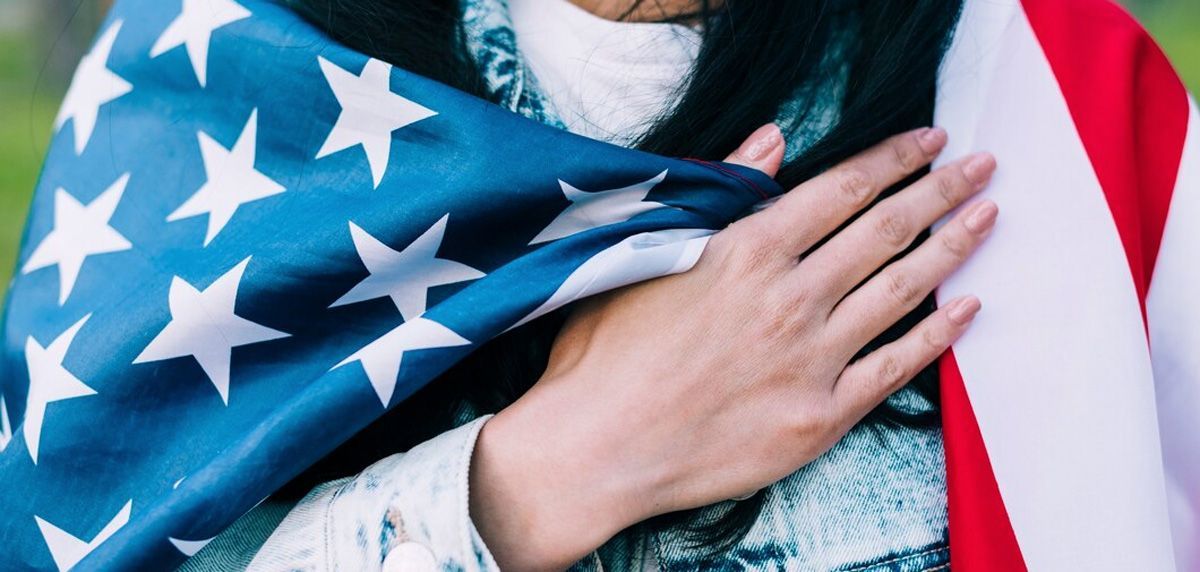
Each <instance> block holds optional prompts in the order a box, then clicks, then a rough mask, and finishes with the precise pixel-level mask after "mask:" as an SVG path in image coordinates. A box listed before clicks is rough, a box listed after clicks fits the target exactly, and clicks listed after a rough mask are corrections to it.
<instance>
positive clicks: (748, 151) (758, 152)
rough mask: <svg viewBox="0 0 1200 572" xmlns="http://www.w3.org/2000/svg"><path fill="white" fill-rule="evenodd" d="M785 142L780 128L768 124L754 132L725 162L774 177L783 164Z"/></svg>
mask: <svg viewBox="0 0 1200 572" xmlns="http://www.w3.org/2000/svg"><path fill="white" fill-rule="evenodd" d="M783 150H784V141H783V134H782V133H780V132H779V126H778V125H775V124H774V123H768V124H766V125H763V126H762V127H759V128H758V129H756V130H754V133H751V134H750V136H749V137H747V138H746V140H745V141H743V142H742V144H741V145H740V146H738V148H737V149H735V150H734V151H733V153H732V154H730V155H729V157H726V158H725V162H727V163H734V164H737V165H741V166H743V167H750V168H751V169H758V170H759V171H762V172H763V173H766V174H767V176H770V177H774V176H775V174H776V173H778V172H779V165H780V164H781V163H783Z"/></svg>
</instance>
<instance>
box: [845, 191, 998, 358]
mask: <svg viewBox="0 0 1200 572" xmlns="http://www.w3.org/2000/svg"><path fill="white" fill-rule="evenodd" d="M998 212H999V211H998V209H997V208H996V203H993V202H992V201H987V200H985V201H980V202H978V203H976V204H974V205H971V206H970V207H969V208H967V209H964V210H963V212H960V213H958V214H957V215H955V216H954V218H953V219H952V220H951V221H950V222H949V223H947V224H946V225H945V226H943V227H942V228H940V229H938V231H937V232H936V233H934V234H933V236H931V237H930V238H929V240H926V241H925V242H924V243H923V244H921V246H920V247H918V248H917V249H916V250H914V251H913V252H912V253H910V254H909V255H908V256H905V257H904V258H902V259H900V260H897V261H896V262H893V263H892V264H890V265H888V267H887V268H885V269H883V271H882V272H880V273H879V274H877V275H875V276H873V277H872V278H871V279H870V280H868V281H867V282H866V283H865V284H863V285H862V287H860V288H858V289H857V290H855V291H854V292H853V293H851V294H850V295H849V296H847V297H846V298H845V299H844V300H842V302H841V303H839V304H838V305H837V307H835V308H834V310H833V314H832V315H830V317H829V323H830V326H831V327H833V328H835V331H838V332H840V333H842V334H844V335H846V336H847V339H848V340H849V341H850V342H851V345H852V346H853V347H862V346H864V345H866V344H867V342H869V341H871V340H872V339H874V338H875V337H876V336H878V335H879V334H880V333H882V332H883V331H884V330H886V329H887V328H889V327H891V325H892V324H895V323H896V322H897V321H899V320H900V318H902V317H904V316H905V315H906V314H908V313H909V312H911V311H912V309H913V308H915V307H917V304H919V303H920V302H921V300H924V299H925V297H926V296H928V295H929V293H930V292H932V291H933V289H934V288H936V287H937V286H938V284H941V283H942V282H943V281H944V280H946V278H947V277H949V276H950V274H952V273H953V272H954V271H955V270H957V269H958V267H960V266H962V264H963V262H965V261H966V259H967V257H968V256H970V255H971V253H972V252H974V251H975V249H976V248H978V247H979V245H980V244H981V243H982V242H983V240H984V239H985V238H986V237H987V235H988V233H989V232H990V231H991V229H992V227H993V226H994V225H995V222H996V215H997V213H998Z"/></svg>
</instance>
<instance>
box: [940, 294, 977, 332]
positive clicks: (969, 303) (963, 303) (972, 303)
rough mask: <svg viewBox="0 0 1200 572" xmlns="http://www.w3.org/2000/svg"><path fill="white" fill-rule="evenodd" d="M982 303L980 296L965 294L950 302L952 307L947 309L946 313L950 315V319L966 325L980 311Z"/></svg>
mask: <svg viewBox="0 0 1200 572" xmlns="http://www.w3.org/2000/svg"><path fill="white" fill-rule="evenodd" d="M980 306H981V304H980V303H979V298H976V297H974V296H963V297H962V298H957V299H955V300H954V301H953V302H950V307H949V308H947V309H946V315H947V316H949V317H950V321H951V322H954V323H955V324H958V325H960V326H965V325H966V324H967V322H970V321H971V320H972V319H973V318H974V317H975V313H976V312H978V311H979V308H980Z"/></svg>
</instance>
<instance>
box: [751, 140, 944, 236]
mask: <svg viewBox="0 0 1200 572" xmlns="http://www.w3.org/2000/svg"><path fill="white" fill-rule="evenodd" d="M945 145H946V132H945V131H944V130H942V129H940V128H937V127H932V128H924V129H918V130H915V131H910V132H907V133H902V134H900V135H896V136H894V137H890V138H888V139H886V140H884V141H883V142H882V143H879V144H878V145H876V146H874V147H871V148H870V149H867V150H866V151H863V152H862V153H860V154H858V155H856V156H854V157H852V158H850V159H848V160H846V161H845V162H843V163H841V164H839V165H838V166H836V167H834V168H832V169H830V170H829V171H826V172H825V173H823V174H821V175H820V176H818V177H814V178H813V179H811V180H809V181H807V182H805V183H804V184H802V185H800V186H798V187H796V188H794V189H792V190H791V191H789V192H788V193H786V194H785V195H783V196H782V197H780V198H779V200H778V201H776V203H775V204H773V205H771V207H770V208H767V209H765V210H763V211H761V212H758V213H755V214H753V215H751V216H749V217H746V218H745V219H743V221H741V222H740V223H738V224H737V225H735V226H734V228H736V229H737V231H738V232H743V233H745V234H746V235H747V236H746V237H744V238H745V239H746V240H753V237H760V238H762V239H765V240H770V241H772V243H773V244H772V245H771V246H773V247H777V248H778V250H779V251H780V254H781V255H785V256H788V257H797V256H799V255H800V254H802V253H803V252H805V251H807V250H808V249H809V248H811V247H812V246H813V245H814V244H816V243H817V242H819V241H820V240H821V239H823V238H825V237H826V236H827V235H829V233H831V232H833V231H834V230H835V229H837V228H838V227H839V226H841V225H842V223H844V222H846V220H847V219H849V218H850V217H851V216H853V215H854V213H856V212H858V211H860V210H862V209H863V208H865V207H866V206H867V205H869V204H871V201H873V200H875V197H877V196H878V195H879V193H880V192H882V191H883V190H884V189H886V188H888V187H890V186H892V185H894V184H896V183H897V182H899V181H901V180H903V179H904V178H905V177H907V176H908V175H910V174H912V173H914V172H916V171H917V170H918V169H921V168H923V167H924V166H925V165H928V164H929V162H930V161H932V160H933V158H934V157H936V156H937V154H938V153H939V152H941V150H942V148H943V147H945ZM759 246H761V245H759Z"/></svg>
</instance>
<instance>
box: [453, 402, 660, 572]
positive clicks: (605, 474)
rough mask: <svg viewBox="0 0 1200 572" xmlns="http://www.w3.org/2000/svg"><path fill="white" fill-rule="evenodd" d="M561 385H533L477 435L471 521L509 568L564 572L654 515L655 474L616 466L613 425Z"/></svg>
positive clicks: (618, 460) (619, 456) (512, 570)
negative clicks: (597, 419) (597, 420)
mask: <svg viewBox="0 0 1200 572" xmlns="http://www.w3.org/2000/svg"><path fill="white" fill-rule="evenodd" d="M568 391H569V390H563V389H561V386H560V385H559V384H555V383H542V384H539V385H538V386H536V387H535V388H534V390H532V391H531V392H530V393H529V394H527V395H526V396H525V397H523V398H522V399H521V400H519V401H518V402H517V403H515V404H513V405H512V406H510V407H509V408H507V409H505V410H504V411H502V412H501V413H500V414H498V415H497V416H496V417H494V418H493V419H492V420H491V421H489V422H488V424H487V425H485V426H484V428H483V430H482V431H481V433H480V436H479V440H478V442H477V443H476V447H475V452H474V455H473V457H472V461H471V470H470V487H471V488H470V510H471V518H472V521H473V522H474V523H475V526H476V528H477V529H478V530H479V533H480V535H481V536H482V537H483V539H484V542H485V543H486V544H487V545H488V548H489V550H490V551H491V552H492V554H493V556H494V557H495V558H496V561H497V563H498V564H499V565H500V567H501V569H503V570H505V571H506V572H521V571H541V570H562V569H565V568H567V567H569V566H570V565H571V564H573V563H575V562H577V561H578V560H580V559H582V558H583V557H585V556H586V555H587V554H589V553H591V552H592V551H594V550H596V549H597V548H599V547H600V546H601V545H602V544H603V543H604V542H606V541H607V540H608V539H609V538H611V537H612V536H614V535H616V534H617V533H618V532H620V531H621V530H623V529H624V528H626V527H628V526H630V525H632V524H634V523H636V522H639V521H640V520H643V519H644V518H646V517H648V516H651V515H652V514H653V513H654V508H653V505H654V504H655V501H654V500H653V499H654V495H653V494H651V491H650V489H651V488H652V486H651V485H650V484H649V483H650V482H651V481H652V480H653V479H652V478H649V477H648V474H649V473H651V472H652V471H649V470H648V471H639V470H637V469H636V468H633V467H630V466H629V464H628V463H626V464H625V466H618V465H620V464H621V463H622V452H621V451H620V450H616V449H618V448H617V447H615V446H614V443H613V441H614V439H613V438H616V437H617V435H615V434H614V432H613V430H612V427H611V419H610V420H609V421H610V423H609V425H610V426H607V427H602V426H599V425H597V426H595V427H592V426H590V425H591V424H590V423H589V422H588V419H590V418H593V416H592V415H591V414H590V413H589V412H588V411H586V410H581V406H582V407H583V408H584V409H586V406H584V405H582V404H581V403H580V401H579V400H574V399H571V396H570V395H567V392H568Z"/></svg>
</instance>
